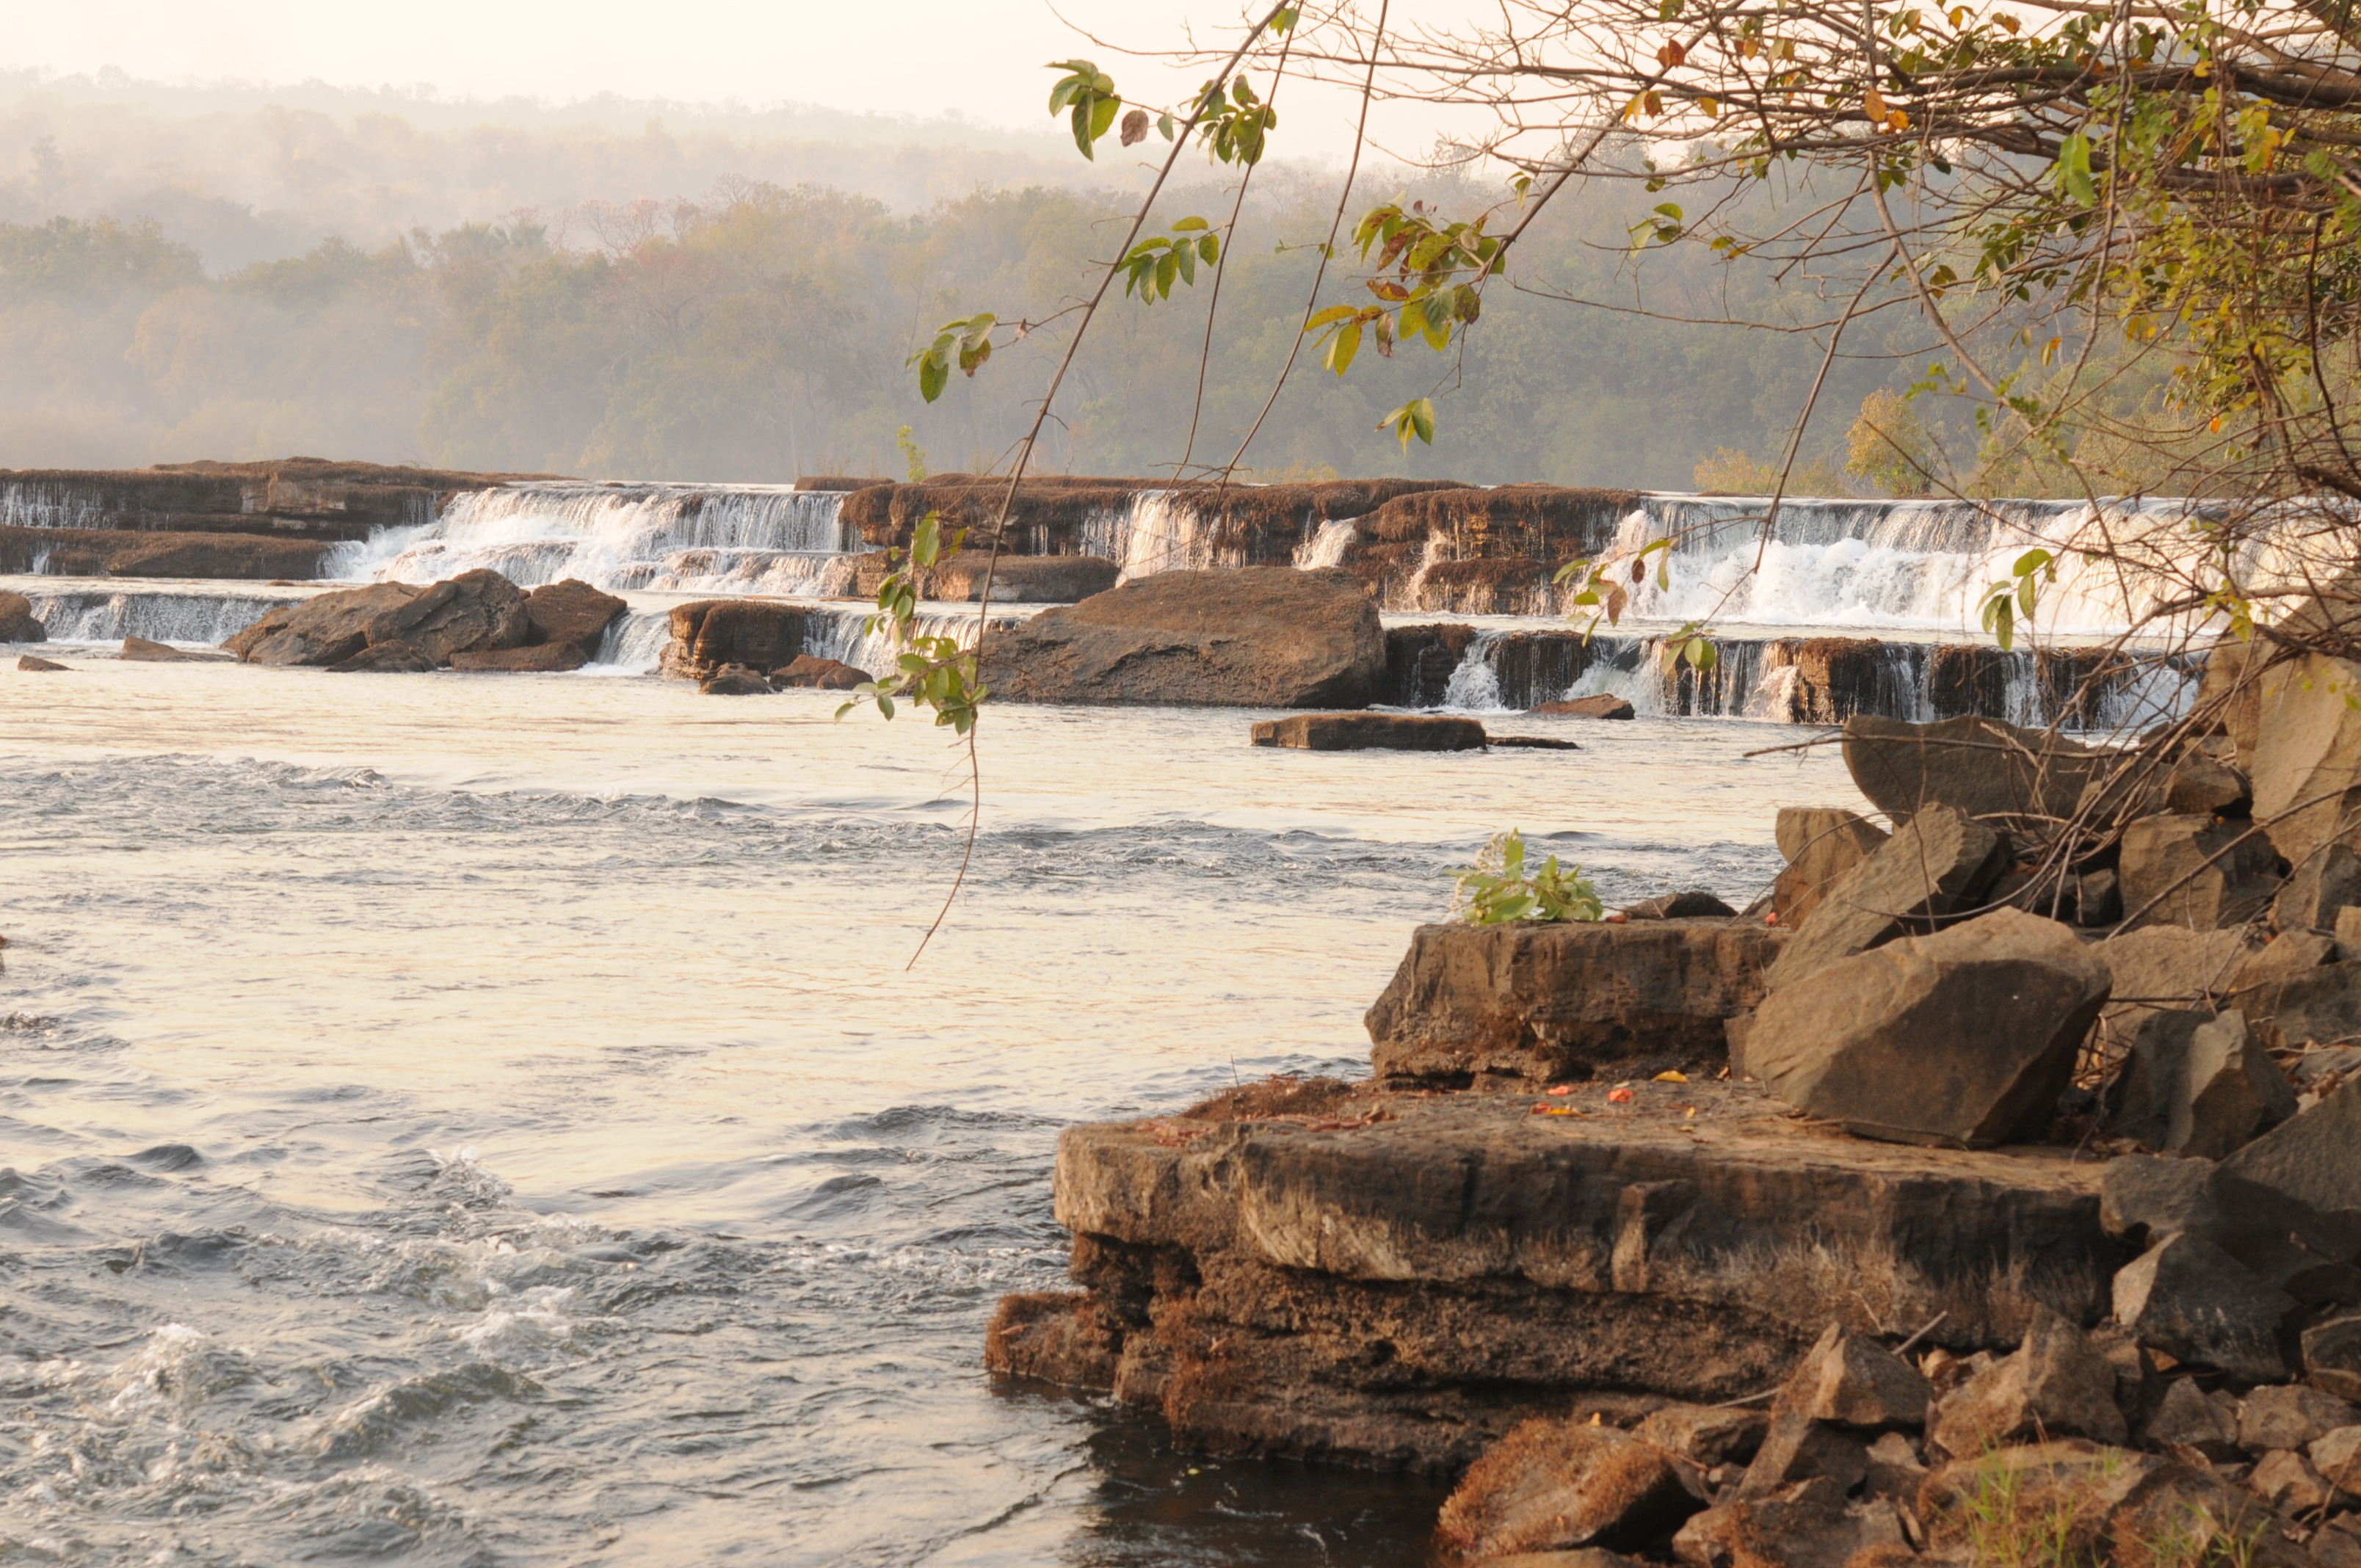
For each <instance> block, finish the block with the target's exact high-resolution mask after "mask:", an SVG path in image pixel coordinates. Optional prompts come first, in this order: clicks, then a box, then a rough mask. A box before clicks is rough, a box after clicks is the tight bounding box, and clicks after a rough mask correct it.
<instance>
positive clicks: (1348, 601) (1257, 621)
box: [983, 566, 1386, 707]
mask: <svg viewBox="0 0 2361 1568" xmlns="http://www.w3.org/2000/svg"><path fill="white" fill-rule="evenodd" d="M1385 676H1386V641H1385V632H1384V629H1383V628H1382V627H1381V626H1380V625H1379V624H1378V611H1377V607H1376V606H1374V605H1373V604H1371V603H1370V602H1369V599H1368V597H1367V595H1366V594H1364V593H1363V592H1362V591H1361V588H1360V585H1359V583H1358V581H1357V580H1356V579H1355V577H1354V576H1353V575H1352V574H1351V573H1349V572H1345V571H1340V570H1334V569H1323V570H1317V571H1298V570H1296V569H1295V568H1293V567H1290V566H1255V567H1246V568H1244V569H1241V570H1236V571H1215V572H1159V573H1157V574H1156V575H1154V576H1148V577H1142V578H1139V579H1137V580H1136V581H1133V582H1129V583H1126V584H1125V585H1124V586H1123V587H1119V588H1115V589H1113V590H1111V591H1109V592H1107V593H1103V594H1098V595H1095V596H1093V598H1086V599H1084V600H1082V602H1081V603H1079V604H1075V605H1070V606H1066V607H1064V608H1061V609H1049V610H1044V611H1043V612H1042V613H1041V614H1039V615H1038V616H1036V617H1034V618H1033V619H1032V620H1027V621H1024V622H1022V623H1020V624H1018V625H1016V626H1010V627H1001V628H995V629H994V630H992V631H990V632H988V633H987V634H986V635H985V637H984V640H983V679H984V683H985V685H988V686H989V687H991V689H992V690H993V692H994V694H995V695H996V696H1000V697H1002V698H1004V699H1006V700H1010V701H1016V702H1073V703H1166V704H1175V705H1181V706H1226V707H1336V706H1349V705H1353V704H1358V703H1364V702H1367V701H1369V700H1370V699H1371V698H1373V697H1376V696H1378V695H1379V694H1380V693H1381V692H1382V690H1383V687H1384V682H1385Z"/></svg>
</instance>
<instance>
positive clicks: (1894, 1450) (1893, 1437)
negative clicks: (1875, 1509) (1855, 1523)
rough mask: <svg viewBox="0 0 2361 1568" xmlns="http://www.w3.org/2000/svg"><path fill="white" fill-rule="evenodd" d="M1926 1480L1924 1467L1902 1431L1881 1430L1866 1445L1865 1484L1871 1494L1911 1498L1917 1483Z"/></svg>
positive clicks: (1914, 1448)
mask: <svg viewBox="0 0 2361 1568" xmlns="http://www.w3.org/2000/svg"><path fill="white" fill-rule="evenodd" d="M1926 1479H1927V1466H1926V1465H1925V1464H1922V1463H1921V1462H1920V1460H1919V1458H1918V1450H1917V1448H1916V1445H1915V1444H1913V1443H1912V1442H1911V1441H1910V1439H1909V1437H1908V1436H1907V1435H1906V1434H1905V1433H1903V1432H1898V1431H1889V1432H1881V1433H1879V1434H1878V1439H1877V1441H1876V1442H1872V1443H1871V1444H1870V1445H1869V1475H1868V1476H1867V1485H1868V1487H1869V1490H1870V1492H1871V1493H1872V1495H1874V1496H1877V1497H1900V1498H1902V1499H1903V1500H1905V1502H1907V1501H1915V1500H1916V1497H1917V1496H1918V1487H1919V1484H1920V1483H1921V1482H1923V1481H1925V1480H1926Z"/></svg>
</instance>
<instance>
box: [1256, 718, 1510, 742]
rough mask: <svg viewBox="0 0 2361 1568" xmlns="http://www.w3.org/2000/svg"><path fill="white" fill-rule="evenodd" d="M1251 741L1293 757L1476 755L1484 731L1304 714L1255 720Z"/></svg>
mask: <svg viewBox="0 0 2361 1568" xmlns="http://www.w3.org/2000/svg"><path fill="white" fill-rule="evenodd" d="M1253 740H1254V743H1255V744H1256V745H1257V746H1280V747H1285V748H1288V749H1289V750H1291V751H1480V750H1482V749H1483V746H1484V727H1483V726H1482V725H1481V724H1479V723H1477V721H1476V720H1474V719H1472V718H1428V717H1422V716H1420V715H1416V714H1406V713H1305V714H1299V715H1296V716H1295V717H1293V718H1264V719H1258V720H1257V721H1256V723H1255V726H1254V730H1253Z"/></svg>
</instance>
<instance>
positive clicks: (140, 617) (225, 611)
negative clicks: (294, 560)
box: [25, 584, 307, 648]
mask: <svg viewBox="0 0 2361 1568" xmlns="http://www.w3.org/2000/svg"><path fill="white" fill-rule="evenodd" d="M26 588H27V590H29V591H27V592H26V595H25V597H26V598H28V599H30V600H31V601H32V606H33V615H34V618H35V619H36V620H38V621H40V623H41V625H42V626H43V627H44V628H45V629H46V630H48V632H49V641H52V642H120V641H122V640H123V639H125V638H126V637H144V638H146V639H147V640H148V641H150V642H172V643H178V644H181V645H182V646H186V647H203V648H211V647H214V646H216V645H218V644H219V643H221V642H222V641H224V640H225V639H226V638H228V637H229V636H230V635H231V634H232V633H234V632H238V631H243V630H246V629H247V627H249V626H251V625H253V624H254V623H255V622H256V621H258V620H261V619H262V618H263V617H264V616H266V615H268V614H269V613H270V612H271V611H272V610H274V609H278V608H279V607H280V605H282V604H287V603H289V602H291V601H292V600H295V599H300V598H305V597H307V596H305V595H303V594H301V593H290V594H277V595H270V594H258V593H203V592H192V591H190V590H187V589H180V588H162V587H159V588H115V589H107V588H89V589H69V590H66V591H63V592H43V591H40V590H39V589H38V587H35V586H34V585H31V584H27V585H26Z"/></svg>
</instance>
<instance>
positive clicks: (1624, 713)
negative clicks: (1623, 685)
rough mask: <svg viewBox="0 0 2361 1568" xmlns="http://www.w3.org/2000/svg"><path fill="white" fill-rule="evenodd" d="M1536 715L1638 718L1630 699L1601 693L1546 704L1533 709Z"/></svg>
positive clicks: (1561, 699) (1565, 698)
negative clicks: (1554, 714)
mask: <svg viewBox="0 0 2361 1568" xmlns="http://www.w3.org/2000/svg"><path fill="white" fill-rule="evenodd" d="M1532 711H1533V712H1535V713H1556V714H1563V715H1565V716H1567V717H1570V718H1637V717H1639V715H1638V713H1637V712H1636V711H1635V710H1634V709H1633V708H1632V707H1631V702H1630V700H1629V699H1627V698H1624V697H1620V696H1613V695H1611V694H1609V693H1607V692H1601V693H1599V694H1598V696H1569V697H1561V698H1560V699H1559V700H1557V701H1556V702H1545V703H1543V704H1542V705H1541V706H1540V707H1536V708H1534V709H1532Z"/></svg>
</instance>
